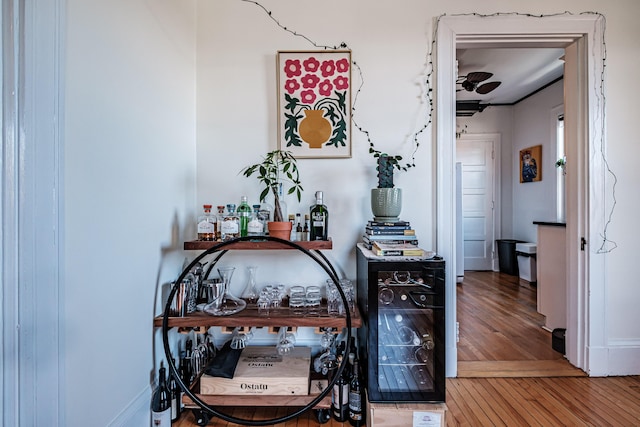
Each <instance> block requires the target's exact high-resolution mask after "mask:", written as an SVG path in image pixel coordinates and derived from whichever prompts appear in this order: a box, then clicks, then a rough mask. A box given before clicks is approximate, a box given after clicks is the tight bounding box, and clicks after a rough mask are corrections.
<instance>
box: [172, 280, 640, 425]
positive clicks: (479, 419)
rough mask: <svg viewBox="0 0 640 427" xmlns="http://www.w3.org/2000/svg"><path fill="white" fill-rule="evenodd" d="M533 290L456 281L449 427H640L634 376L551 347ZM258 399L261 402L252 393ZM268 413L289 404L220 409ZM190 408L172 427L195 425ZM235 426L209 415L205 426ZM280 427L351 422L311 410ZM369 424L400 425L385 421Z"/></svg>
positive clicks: (250, 415)
mask: <svg viewBox="0 0 640 427" xmlns="http://www.w3.org/2000/svg"><path fill="white" fill-rule="evenodd" d="M535 302H536V297H535V288H532V287H531V286H529V285H528V284H527V283H526V282H522V283H520V280H519V279H518V278H516V277H513V276H508V275H504V274H500V273H491V272H466V273H465V280H464V283H463V284H462V285H458V307H457V309H458V310H457V311H458V321H459V322H460V342H459V343H458V360H459V361H458V374H459V377H458V378H448V379H447V384H446V388H447V396H446V405H447V412H446V425H447V426H448V427H449V426H452V427H453V426H472V427H475V426H509V427H512V426H541V427H547V426H598V427H599V426H621V427H622V426H625V427H626V426H640V376H627V377H607V378H589V377H586V376H585V373H584V372H582V371H581V370H579V369H576V368H573V367H572V366H571V365H570V364H569V363H568V362H567V361H566V359H564V357H563V356H562V355H561V354H560V353H558V352H556V351H554V350H553V349H552V347H551V334H550V333H549V332H548V331H545V330H544V329H542V327H541V326H542V324H543V318H542V316H541V315H540V314H538V313H537V312H536V309H535V304H536V303H535ZM256 405H259V400H258V399H256ZM225 410H226V411H227V413H229V414H233V415H234V416H237V417H240V418H244V419H253V420H260V419H263V420H264V419H272V418H275V417H277V416H282V415H283V414H286V413H288V411H289V410H290V409H288V408H283V407H279V408H273V407H271V408H264V407H255V408H226V409H225ZM196 425H197V424H196V422H195V420H194V417H193V414H192V413H191V412H190V411H188V412H186V413H184V414H183V415H182V417H181V418H180V420H179V421H178V423H175V424H174V426H176V427H193V426H196ZM236 425H237V424H233V423H227V422H226V421H222V420H220V419H212V420H211V422H210V423H209V426H212V427H221V426H225V427H229V426H236ZM276 426H278V427H293V426H296V427H301V426H305V427H310V426H325V427H337V426H349V423H344V424H343V423H338V422H336V421H335V420H331V421H329V422H328V423H326V424H320V423H318V421H316V419H315V417H314V414H313V412H307V413H306V414H303V415H302V416H301V417H299V418H297V419H293V420H290V421H288V422H286V423H280V424H276ZM374 427H402V426H400V425H397V426H396V425H388V426H387V425H385V426H379V425H376V426H374Z"/></svg>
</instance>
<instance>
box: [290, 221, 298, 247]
mask: <svg viewBox="0 0 640 427" xmlns="http://www.w3.org/2000/svg"><path fill="white" fill-rule="evenodd" d="M289 222H290V223H291V237H290V238H289V240H291V241H292V242H295V240H296V236H297V233H296V217H295V215H294V214H289Z"/></svg>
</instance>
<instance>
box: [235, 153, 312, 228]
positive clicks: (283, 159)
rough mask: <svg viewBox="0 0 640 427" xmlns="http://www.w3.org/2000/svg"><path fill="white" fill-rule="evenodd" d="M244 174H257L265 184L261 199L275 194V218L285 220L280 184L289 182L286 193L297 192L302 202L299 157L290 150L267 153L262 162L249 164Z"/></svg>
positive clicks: (243, 171) (280, 220) (263, 199)
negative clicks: (281, 204)
mask: <svg viewBox="0 0 640 427" xmlns="http://www.w3.org/2000/svg"><path fill="white" fill-rule="evenodd" d="M242 174H243V175H244V176H246V177H250V176H252V175H254V174H256V176H257V178H258V181H259V182H260V183H261V184H262V185H263V186H264V188H263V190H262V192H261V193H260V201H261V202H263V201H265V199H266V198H267V195H268V194H269V193H271V194H272V195H273V200H274V206H273V220H274V221H276V222H282V221H285V219H284V216H283V214H282V208H281V206H280V194H279V193H280V185H284V184H287V187H288V188H287V193H286V194H295V195H296V197H297V198H298V202H300V200H301V198H302V191H303V188H302V184H301V182H300V173H299V171H298V165H297V159H296V158H295V157H294V156H293V154H292V153H291V152H290V151H285V150H273V151H270V152H269V153H267V155H266V156H265V157H264V158H263V160H262V162H260V163H256V164H254V165H251V166H247V167H246V168H244V169H243V170H242Z"/></svg>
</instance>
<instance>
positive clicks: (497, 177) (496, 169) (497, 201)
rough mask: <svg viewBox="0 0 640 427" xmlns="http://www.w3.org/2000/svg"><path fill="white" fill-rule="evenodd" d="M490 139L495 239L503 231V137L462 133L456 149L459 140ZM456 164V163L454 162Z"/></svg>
mask: <svg viewBox="0 0 640 427" xmlns="http://www.w3.org/2000/svg"><path fill="white" fill-rule="evenodd" d="M488 139H490V140H491V142H492V145H493V148H492V150H493V153H492V154H491V160H492V161H491V170H492V173H493V182H492V183H491V191H492V192H493V195H492V197H493V200H492V202H493V209H492V212H491V222H492V224H493V237H492V238H493V241H495V239H500V238H501V237H502V232H501V229H500V227H499V225H500V224H502V216H501V207H502V203H501V202H502V199H501V197H500V182H502V181H501V179H502V175H501V168H500V163H501V162H500V159H499V158H498V156H499V153H502V138H501V135H500V134H499V133H494V132H487V133H482V132H477V133H464V134H462V135H460V137H459V138H457V139H456V150H457V145H458V142H460V141H485V140H488ZM455 161H457V153H456V157H455ZM454 164H455V163H454ZM495 252H496V251H495V244H494V245H492V249H491V270H493V271H498V265H497V263H496V261H497V258H496V253H495ZM463 253H464V252H463Z"/></svg>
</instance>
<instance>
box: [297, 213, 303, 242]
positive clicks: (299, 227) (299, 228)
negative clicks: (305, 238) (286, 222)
mask: <svg viewBox="0 0 640 427" xmlns="http://www.w3.org/2000/svg"><path fill="white" fill-rule="evenodd" d="M296 240H297V241H298V242H301V241H302V217H301V216H300V214H299V213H297V214H296Z"/></svg>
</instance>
